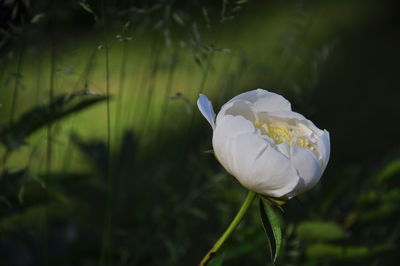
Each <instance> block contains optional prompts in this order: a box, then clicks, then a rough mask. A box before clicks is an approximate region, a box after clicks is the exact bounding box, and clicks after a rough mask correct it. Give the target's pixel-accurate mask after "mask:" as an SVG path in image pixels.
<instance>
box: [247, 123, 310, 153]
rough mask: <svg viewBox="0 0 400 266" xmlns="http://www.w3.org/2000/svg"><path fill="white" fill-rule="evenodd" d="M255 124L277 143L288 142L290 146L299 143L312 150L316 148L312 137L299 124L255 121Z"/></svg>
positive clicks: (262, 132)
mask: <svg viewBox="0 0 400 266" xmlns="http://www.w3.org/2000/svg"><path fill="white" fill-rule="evenodd" d="M253 124H254V126H255V127H256V128H258V129H259V130H260V132H261V134H262V135H266V136H268V137H270V138H271V139H272V140H273V141H274V143H275V144H281V143H283V142H287V143H288V144H289V146H292V145H294V144H295V145H298V146H300V147H304V148H308V149H310V150H312V151H315V150H316V145H315V144H314V143H313V141H311V139H310V138H309V137H308V136H307V135H306V134H305V132H304V131H303V130H301V129H300V128H299V127H297V126H291V125H287V124H273V123H267V122H259V121H254V122H253Z"/></svg>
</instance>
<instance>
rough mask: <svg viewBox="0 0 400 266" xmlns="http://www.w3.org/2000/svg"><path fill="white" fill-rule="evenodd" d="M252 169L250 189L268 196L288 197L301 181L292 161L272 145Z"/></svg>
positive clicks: (259, 157) (249, 181)
mask: <svg viewBox="0 0 400 266" xmlns="http://www.w3.org/2000/svg"><path fill="white" fill-rule="evenodd" d="M252 167H253V169H252V171H251V175H250V176H249V180H248V183H249V184H250V189H252V190H253V191H256V192H258V193H260V194H263V195H266V196H271V197H283V196H286V195H287V194H289V193H291V191H292V190H293V189H294V188H295V187H296V186H297V184H298V182H299V180H300V178H299V176H298V174H297V171H296V169H295V168H294V167H293V165H292V163H291V162H290V160H289V159H288V158H287V157H286V156H285V155H283V154H282V153H280V152H279V151H277V150H276V149H275V148H274V147H273V146H270V145H269V146H268V148H267V149H265V151H264V152H263V153H262V154H261V155H259V156H258V158H257V159H256V160H255V161H254V162H253V163H252Z"/></svg>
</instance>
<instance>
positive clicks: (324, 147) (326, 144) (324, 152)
mask: <svg viewBox="0 0 400 266" xmlns="http://www.w3.org/2000/svg"><path fill="white" fill-rule="evenodd" d="M317 144H318V149H319V153H320V154H321V156H322V171H324V170H325V168H326V166H327V164H328V161H329V157H330V152H331V142H330V138H329V132H328V131H327V130H326V129H324V133H323V134H322V136H321V137H320V138H319V139H318V142H317Z"/></svg>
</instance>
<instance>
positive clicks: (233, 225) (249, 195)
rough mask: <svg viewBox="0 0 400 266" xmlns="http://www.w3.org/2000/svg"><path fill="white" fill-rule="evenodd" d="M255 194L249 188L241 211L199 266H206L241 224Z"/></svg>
mask: <svg viewBox="0 0 400 266" xmlns="http://www.w3.org/2000/svg"><path fill="white" fill-rule="evenodd" d="M255 196H256V193H255V192H253V191H250V190H249V192H248V193H247V196H246V199H245V200H244V202H243V203H242V206H241V207H240V210H239V212H238V213H237V214H236V216H235V218H233V220H232V222H231V224H230V225H229V226H228V228H227V229H226V230H225V232H224V233H223V234H222V236H221V237H220V238H219V239H218V241H217V242H215V244H214V246H213V247H212V248H211V249H210V250H209V251H208V252H207V254H206V255H205V256H204V258H203V259H202V260H201V262H200V264H199V266H206V265H207V264H208V263H209V262H210V260H211V259H212V258H213V257H214V256H215V255H216V253H217V252H218V250H219V248H220V247H221V246H222V244H223V243H224V242H225V241H226V240H227V239H228V237H229V236H230V235H231V234H232V232H233V231H234V230H235V228H236V227H237V226H238V225H239V223H240V221H241V220H242V218H243V216H244V215H245V213H246V212H247V210H248V209H249V207H250V205H251V203H252V202H253V200H254V198H255Z"/></svg>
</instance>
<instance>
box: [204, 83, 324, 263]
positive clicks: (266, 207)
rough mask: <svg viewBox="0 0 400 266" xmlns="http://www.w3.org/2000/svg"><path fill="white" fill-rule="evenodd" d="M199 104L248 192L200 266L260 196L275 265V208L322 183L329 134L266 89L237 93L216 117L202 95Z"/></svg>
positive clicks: (226, 163) (217, 147)
mask: <svg viewBox="0 0 400 266" xmlns="http://www.w3.org/2000/svg"><path fill="white" fill-rule="evenodd" d="M197 106H198V108H199V110H200V112H201V113H202V114H203V116H204V117H205V118H206V119H207V121H208V122H209V123H210V125H211V127H212V129H213V137H212V145H213V149H214V154H215V156H216V157H217V159H218V161H219V162H220V163H221V164H222V166H223V167H224V168H225V169H226V171H228V172H229V173H230V174H231V175H232V176H234V177H235V178H236V179H237V180H238V181H239V182H240V183H241V184H242V185H243V186H244V187H245V188H247V189H248V190H249V192H248V195H247V197H246V199H245V201H244V203H243V205H242V207H241V209H240V210H239V212H238V214H237V215H236V217H235V218H234V219H233V221H232V223H231V224H230V226H229V227H228V229H227V230H226V231H225V233H224V234H223V235H222V236H221V238H220V239H219V240H218V241H217V242H216V243H215V244H214V246H213V248H212V249H211V250H210V251H209V252H208V253H207V254H206V256H205V257H204V258H203V260H202V261H201V263H200V265H206V264H207V263H208V262H209V261H210V260H211V259H212V257H213V256H214V255H215V254H216V253H217V251H218V249H219V248H220V246H221V245H222V244H223V243H224V241H225V240H226V239H227V238H228V237H229V235H230V234H231V233H232V231H233V230H234V229H235V228H236V226H237V225H238V224H239V222H240V220H241V219H242V217H243V216H244V214H245V213H246V211H247V210H248V208H249V206H250V205H251V203H252V201H253V200H254V198H255V197H256V195H259V196H260V213H261V218H262V221H263V225H264V227H265V229H266V231H272V236H273V237H274V239H275V241H274V243H271V241H270V240H269V239H268V240H269V243H270V247H271V254H273V255H272V261H273V262H275V260H276V258H277V255H278V252H279V247H280V242H281V228H280V225H279V221H278V218H277V214H276V212H275V209H274V208H273V207H274V205H276V204H278V205H280V204H283V203H284V202H285V201H286V200H289V199H291V198H293V197H295V196H296V195H298V194H300V193H303V192H305V191H307V190H309V189H311V188H312V187H314V186H315V185H316V184H317V183H318V181H319V180H320V178H321V176H322V173H323V172H324V170H325V168H326V166H327V164H328V161H329V155H330V138H329V132H328V131H327V130H321V129H319V128H317V127H316V126H315V125H314V124H313V122H311V121H310V120H308V119H306V118H305V117H304V116H303V115H301V114H299V113H296V112H293V111H292V109H291V104H290V102H289V101H288V100H286V99H285V98H284V97H282V96H281V95H278V94H276V93H273V92H269V91H266V90H263V89H257V90H252V91H248V92H245V93H242V94H239V95H237V96H236V97H234V98H232V99H231V100H229V101H228V102H227V103H225V104H224V105H223V106H222V107H221V110H220V111H219V112H218V114H217V115H216V114H215V112H214V109H213V106H212V103H211V101H209V99H208V98H207V96H205V95H203V94H200V97H199V99H198V101H197ZM263 202H265V203H267V204H264V203H263ZM268 226H271V229H272V230H269V228H267V227H268ZM267 236H268V235H267ZM272 247H273V248H272ZM272 249H273V250H272Z"/></svg>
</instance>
